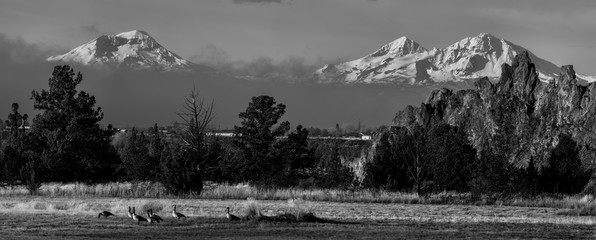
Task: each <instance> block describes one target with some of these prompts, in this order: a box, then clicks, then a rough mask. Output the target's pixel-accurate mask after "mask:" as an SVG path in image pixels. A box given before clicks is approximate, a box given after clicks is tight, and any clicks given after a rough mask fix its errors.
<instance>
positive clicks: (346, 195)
mask: <svg viewBox="0 0 596 240" xmlns="http://www.w3.org/2000/svg"><path fill="white" fill-rule="evenodd" d="M26 196H30V194H29V191H28V190H27V189H26V188H25V187H24V186H22V185H19V186H7V187H0V197H26ZM35 196H40V197H49V198H57V197H58V198H59V197H64V198H84V199H87V198H106V197H107V198H124V199H129V198H160V199H171V198H184V199H211V200H218V199H235V200H243V199H248V198H252V199H257V200H288V199H296V198H299V199H304V200H308V201H327V202H351V203H405V204H452V205H453V204H456V205H506V206H519V207H551V208H567V209H596V201H595V199H594V196H593V195H590V194H588V195H585V194H576V195H572V196H569V195H541V196H535V197H531V198H528V197H521V196H512V197H507V198H505V199H499V200H494V199H491V198H487V197H486V196H483V197H482V198H481V199H480V200H473V199H472V198H471V196H470V193H457V192H436V193H432V194H429V195H427V196H418V194H416V193H411V192H394V191H386V190H373V189H355V190H345V189H344V190H342V189H316V188H314V189H300V188H280V189H260V188H257V187H254V186H251V185H249V184H225V183H206V184H205V188H204V190H203V192H202V193H201V194H200V195H193V194H186V195H181V196H174V195H171V194H169V193H168V192H167V190H166V189H165V188H164V187H163V186H162V185H161V184H160V183H156V182H135V183H131V182H111V183H103V184H92V185H89V184H84V183H44V184H42V186H41V188H40V189H39V190H38V192H37V193H36V194H35ZM595 213H596V211H594V212H593V213H592V214H591V215H596V214H595Z"/></svg>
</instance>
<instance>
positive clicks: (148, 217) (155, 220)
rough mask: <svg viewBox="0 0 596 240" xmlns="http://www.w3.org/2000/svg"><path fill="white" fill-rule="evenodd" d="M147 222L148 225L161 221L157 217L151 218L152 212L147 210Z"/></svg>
mask: <svg viewBox="0 0 596 240" xmlns="http://www.w3.org/2000/svg"><path fill="white" fill-rule="evenodd" d="M147 222H148V223H151V224H153V223H158V222H159V221H158V220H157V219H156V218H155V217H151V211H150V210H147Z"/></svg>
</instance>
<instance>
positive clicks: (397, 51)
mask: <svg viewBox="0 0 596 240" xmlns="http://www.w3.org/2000/svg"><path fill="white" fill-rule="evenodd" d="M424 51H426V49H424V48H423V47H421V46H420V44H418V43H417V42H415V41H414V40H412V39H409V38H408V37H406V36H403V37H400V38H398V39H395V40H393V41H392V42H390V43H388V44H385V45H384V46H383V47H381V48H380V49H379V50H377V51H376V52H374V53H373V54H371V55H370V57H378V56H383V55H393V56H399V57H401V56H406V55H410V54H413V53H420V52H424Z"/></svg>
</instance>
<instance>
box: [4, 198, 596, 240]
mask: <svg viewBox="0 0 596 240" xmlns="http://www.w3.org/2000/svg"><path fill="white" fill-rule="evenodd" d="M254 203H255V202H254V201H241V200H204V199H202V200H193V199H123V198H50V197H4V198H2V199H0V238H1V239H63V238H68V239H101V238H103V239H329V238H331V239H417V238H418V239H453V238H472V239H480V238H486V239H511V238H514V239H596V217H589V216H562V215H558V214H557V213H558V212H560V211H562V210H559V209H554V208H532V207H511V206H465V205H422V204H419V205H416V204H382V203H336V202H307V201H294V202H288V201H258V202H257V203H256V205H258V208H259V209H260V211H261V212H262V213H263V215H267V216H273V215H277V214H281V213H288V212H292V211H296V209H302V210H304V211H311V212H313V213H314V214H315V215H316V216H317V217H319V218H323V219H326V220H330V221H328V222H326V223H275V222H254V221H247V222H244V221H241V222H229V221H228V220H227V219H225V208H226V207H228V206H229V207H231V208H232V212H233V214H236V215H240V216H242V215H243V214H244V211H245V209H246V208H247V206H249V205H250V204H252V205H253V206H254V205H255V204H254ZM173 204H176V205H177V206H178V209H177V210H178V211H179V212H182V213H184V214H186V215H187V216H188V219H185V220H184V219H183V220H176V219H174V218H172V217H171V216H170V213H171V210H172V207H171V206H172V205H173ZM128 206H135V207H136V209H137V213H139V214H140V213H141V211H144V210H146V209H148V208H152V209H153V210H154V212H155V213H156V214H158V215H160V216H162V217H163V218H164V219H165V221H164V222H162V223H158V224H149V223H140V224H137V223H136V222H133V221H132V220H131V219H128V217H127V216H126V212H127V207H128ZM103 210H109V211H111V212H112V213H114V214H116V216H115V217H110V218H107V219H106V218H103V217H102V218H99V219H98V218H97V214H98V213H99V212H100V211H103Z"/></svg>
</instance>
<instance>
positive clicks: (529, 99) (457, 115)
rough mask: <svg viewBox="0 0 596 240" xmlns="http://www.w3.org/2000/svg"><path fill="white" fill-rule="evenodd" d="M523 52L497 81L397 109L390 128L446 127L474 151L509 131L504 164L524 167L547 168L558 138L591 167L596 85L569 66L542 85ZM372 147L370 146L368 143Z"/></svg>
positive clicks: (434, 94) (481, 82)
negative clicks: (565, 138)
mask: <svg viewBox="0 0 596 240" xmlns="http://www.w3.org/2000/svg"><path fill="white" fill-rule="evenodd" d="M530 58H531V57H530V54H529V53H528V52H522V53H520V54H518V55H517V56H515V58H514V59H513V62H512V64H511V65H509V64H506V63H505V64H503V65H502V67H501V72H502V74H501V77H500V80H499V81H498V82H497V83H494V84H493V83H492V82H491V81H490V80H489V79H488V78H487V77H484V78H481V79H478V80H477V81H475V82H474V86H475V89H468V90H460V91H457V92H454V91H452V90H449V89H446V88H443V89H439V90H435V91H433V92H432V93H431V94H430V96H429V97H428V99H427V100H426V102H424V103H422V104H421V105H420V107H413V106H408V107H406V108H405V109H404V110H401V111H399V112H398V113H397V114H396V115H395V117H394V119H393V125H394V126H402V127H412V126H414V125H422V126H429V125H432V124H437V123H447V124H450V125H453V126H458V127H461V128H463V129H464V130H465V131H466V133H467V135H468V138H469V139H470V140H471V143H472V144H473V145H474V147H475V148H476V149H477V150H480V149H482V148H483V147H484V146H487V145H486V144H493V141H494V137H495V134H496V133H497V132H498V131H505V130H507V129H509V132H508V134H507V136H508V137H509V138H510V140H511V141H512V142H514V146H516V147H515V148H514V149H513V151H512V152H511V153H510V155H509V161H510V162H511V163H514V164H515V165H517V166H519V167H525V166H527V165H528V164H529V162H530V159H533V160H534V163H535V164H536V166H538V167H541V166H545V164H547V160H548V158H549V154H550V150H551V149H553V148H554V147H556V146H557V144H558V141H559V137H560V136H561V134H567V135H569V136H571V137H572V139H573V140H574V141H575V142H576V144H577V146H578V148H579V153H580V157H581V159H582V161H583V163H584V165H587V166H592V167H596V149H595V147H596V146H595V145H596V124H595V123H596V89H595V88H596V83H590V84H588V85H585V86H584V85H581V84H579V83H578V80H577V78H576V74H575V71H574V69H573V66H571V65H567V66H562V67H561V69H560V73H559V74H558V78H556V79H554V81H550V82H543V81H541V80H540V79H539V76H538V73H537V71H536V65H535V64H534V63H532V61H531V59H530ZM373 146H374V143H373Z"/></svg>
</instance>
